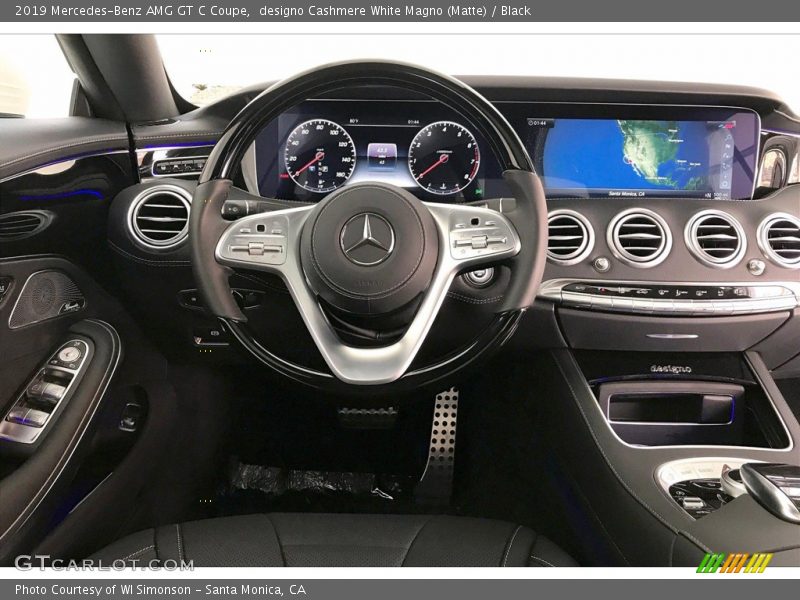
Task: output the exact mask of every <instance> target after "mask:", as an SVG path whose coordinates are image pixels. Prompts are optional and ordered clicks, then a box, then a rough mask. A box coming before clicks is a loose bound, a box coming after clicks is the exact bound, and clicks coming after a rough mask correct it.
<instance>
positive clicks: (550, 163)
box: [527, 112, 758, 200]
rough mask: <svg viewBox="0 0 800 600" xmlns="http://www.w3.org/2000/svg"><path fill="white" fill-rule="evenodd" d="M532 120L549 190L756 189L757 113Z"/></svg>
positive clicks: (724, 193)
mask: <svg viewBox="0 0 800 600" xmlns="http://www.w3.org/2000/svg"><path fill="white" fill-rule="evenodd" d="M715 117H717V118H712V119H709V118H705V119H703V120H695V119H692V120H655V119H586V118H536V117H530V118H528V119H527V125H528V134H529V144H530V145H531V146H532V147H533V149H534V152H533V155H534V157H535V159H534V160H535V162H536V163H537V167H538V169H539V173H540V174H542V176H543V182H544V186H545V189H546V191H547V194H548V196H550V197H604V198H614V197H619V198H623V197H627V198H635V197H669V196H676V197H683V198H704V199H720V200H730V199H744V198H750V197H751V196H752V194H753V181H754V171H755V164H756V158H757V154H758V117H757V116H756V115H755V114H754V113H748V112H739V113H730V112H728V113H727V114H720V115H719V116H717V115H715Z"/></svg>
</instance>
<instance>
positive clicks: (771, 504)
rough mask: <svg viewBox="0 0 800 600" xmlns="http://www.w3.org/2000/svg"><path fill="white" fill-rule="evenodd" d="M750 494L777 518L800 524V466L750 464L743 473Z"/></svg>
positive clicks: (742, 476) (742, 468)
mask: <svg viewBox="0 0 800 600" xmlns="http://www.w3.org/2000/svg"><path fill="white" fill-rule="evenodd" d="M739 471H740V473H741V478H742V482H743V483H744V486H745V487H746V488H747V491H748V493H749V494H750V495H751V496H752V497H753V498H755V499H756V501H757V502H758V503H759V504H760V505H761V506H763V507H764V508H766V509H767V510H768V511H769V512H771V513H772V514H773V515H775V516H776V517H778V518H779V519H783V520H784V521H789V522H791V523H800V466H796V465H786V464H779V463H747V464H744V465H742V467H741V469H740V470H739Z"/></svg>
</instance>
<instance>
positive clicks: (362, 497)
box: [214, 385, 434, 516]
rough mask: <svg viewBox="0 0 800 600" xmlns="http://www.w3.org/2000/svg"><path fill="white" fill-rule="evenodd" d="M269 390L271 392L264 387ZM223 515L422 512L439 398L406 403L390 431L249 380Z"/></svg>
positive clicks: (311, 398)
mask: <svg viewBox="0 0 800 600" xmlns="http://www.w3.org/2000/svg"><path fill="white" fill-rule="evenodd" d="M263 389H269V390H270V391H269V396H268V397H264V396H261V395H260V393H259V392H260V390H263ZM238 397H239V398H240V400H239V401H238V402H237V403H236V407H235V410H234V416H233V419H232V423H233V426H232V435H231V438H230V440H229V456H230V457H231V458H230V461H229V466H228V470H227V473H224V474H221V475H222V477H220V480H219V482H218V486H217V494H216V498H215V501H214V505H215V506H214V511H215V513H216V514H217V515H220V516H221V515H227V514H242V513H248V512H267V511H289V512H291V511H314V512H317V511H330V512H398V513H399V512H406V513H407V512H417V509H416V508H415V507H414V502H413V497H412V493H413V489H414V485H415V484H416V482H417V481H418V480H419V478H420V476H421V475H422V472H423V470H424V468H425V463H426V461H427V454H428V446H429V443H430V431H431V419H432V416H433V408H434V403H433V397H431V399H430V401H429V402H426V401H422V400H421V401H420V402H415V403H412V404H407V405H403V406H401V407H400V409H399V411H398V416H397V420H396V423H395V425H394V427H392V428H390V429H375V430H370V429H352V428H348V427H344V426H342V424H341V423H340V421H339V418H338V417H337V414H336V406H335V405H334V404H333V403H332V402H324V401H321V400H320V398H319V396H318V395H317V394H315V393H314V392H313V391H305V390H298V389H292V388H290V387H286V388H283V387H271V388H260V389H258V390H254V389H253V387H252V386H245V385H242V389H241V390H240V394H239V395H238Z"/></svg>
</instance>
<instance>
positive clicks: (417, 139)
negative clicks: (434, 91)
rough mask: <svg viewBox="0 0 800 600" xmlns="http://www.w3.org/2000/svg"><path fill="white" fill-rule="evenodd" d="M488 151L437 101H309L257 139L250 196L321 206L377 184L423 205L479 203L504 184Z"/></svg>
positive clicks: (468, 126)
mask: <svg viewBox="0 0 800 600" xmlns="http://www.w3.org/2000/svg"><path fill="white" fill-rule="evenodd" d="M483 146H485V143H484V142H483V140H482V139H481V138H480V137H479V136H478V135H476V133H475V132H474V129H473V128H472V127H471V126H470V125H469V124H468V123H464V122H462V120H461V119H460V118H459V117H458V116H457V115H455V114H454V113H453V112H452V111H450V110H449V109H447V107H445V106H443V105H441V104H439V103H436V102H427V101H407V102H397V101H392V102H382V101H377V102H376V101H375V100H370V101H362V100H311V101H307V102H304V103H302V104H301V105H299V106H298V107H297V108H296V109H295V110H293V111H291V112H288V113H285V114H283V115H282V116H281V117H280V118H278V119H277V120H276V121H275V122H273V123H270V124H269V125H268V126H267V127H266V128H265V129H264V130H263V131H262V132H261V133H260V134H259V136H258V138H257V139H256V142H255V143H254V145H253V148H252V150H251V153H252V156H251V157H250V163H251V164H252V165H253V166H252V167H251V169H252V170H253V171H254V172H255V173H254V174H255V181H256V184H255V186H254V187H257V188H258V189H257V190H251V191H257V192H258V193H259V194H261V195H262V196H266V197H276V198H283V199H288V200H303V201H317V200H321V199H322V198H324V197H325V194H328V193H330V192H332V191H333V190H335V189H338V188H340V187H342V186H345V185H348V184H352V183H356V182H363V181H379V182H384V183H390V184H393V185H396V186H400V187H403V188H406V189H408V190H409V191H411V192H412V193H414V194H415V195H417V196H418V197H420V198H422V199H423V200H430V201H444V202H464V201H473V200H480V199H482V198H484V197H486V195H487V190H486V186H487V184H489V185H490V186H491V187H494V186H496V185H497V184H498V182H499V181H500V179H501V174H500V172H499V166H497V165H494V164H492V163H493V161H491V160H487V157H485V156H484V154H483V152H482V147H483ZM487 153H488V151H487Z"/></svg>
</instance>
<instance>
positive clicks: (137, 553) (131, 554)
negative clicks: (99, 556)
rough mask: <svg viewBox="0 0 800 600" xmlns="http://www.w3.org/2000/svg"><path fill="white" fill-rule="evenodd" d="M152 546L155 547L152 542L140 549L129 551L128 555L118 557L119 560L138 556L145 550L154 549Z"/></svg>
mask: <svg viewBox="0 0 800 600" xmlns="http://www.w3.org/2000/svg"><path fill="white" fill-rule="evenodd" d="M154 548H155V545H154V544H150V545H149V546H147V547H146V548H142V549H141V550H137V551H136V552H131V553H130V554H128V556H125V557H123V558H122V559H120V560H128V559H131V558H133V557H134V556H138V555H140V554H142V553H143V552H147V551H148V550H152V549H154Z"/></svg>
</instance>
